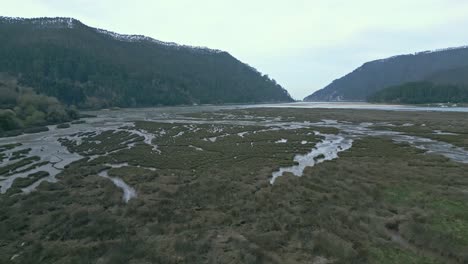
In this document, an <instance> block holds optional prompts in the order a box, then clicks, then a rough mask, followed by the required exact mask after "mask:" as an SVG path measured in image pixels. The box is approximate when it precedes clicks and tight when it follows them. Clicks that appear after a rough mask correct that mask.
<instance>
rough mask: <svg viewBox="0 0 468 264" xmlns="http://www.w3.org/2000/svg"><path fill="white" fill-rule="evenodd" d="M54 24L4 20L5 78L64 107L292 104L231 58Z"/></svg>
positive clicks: (0, 67)
mask: <svg viewBox="0 0 468 264" xmlns="http://www.w3.org/2000/svg"><path fill="white" fill-rule="evenodd" d="M37 21H42V22H44V23H37ZM57 21H58V20H57ZM45 22H47V23H45ZM54 23H55V22H54V19H52V18H42V19H31V20H23V21H22V22H21V23H13V22H11V20H5V19H3V20H2V19H1V18H0V72H10V73H11V74H14V75H15V76H17V77H18V79H19V81H20V83H21V84H23V85H26V86H30V87H33V88H34V89H35V90H36V91H37V92H38V93H41V94H46V95H49V96H53V97H56V98H57V99H59V100H60V101H61V102H64V103H66V104H70V105H71V104H73V105H76V106H78V107H83V108H105V107H111V106H120V107H135V106H157V105H178V104H216V103H249V102H280V101H281V102H289V101H292V99H291V97H290V96H289V94H288V93H287V91H286V90H284V89H283V88H282V87H281V86H280V85H279V84H277V83H276V82H275V81H274V80H272V79H270V78H269V77H268V76H266V75H262V74H260V73H259V72H258V71H256V70H255V69H254V68H252V67H250V66H248V65H246V64H244V63H242V62H240V61H238V60H237V59H235V58H234V57H232V56H231V55H230V54H228V53H226V52H220V51H214V50H209V49H200V48H190V47H185V46H174V45H173V46H170V45H165V44H161V43H158V42H155V41H151V40H137V41H128V40H125V39H119V38H116V37H115V36H113V35H110V34H108V33H102V32H100V31H97V30H96V29H94V28H90V27H88V26H86V25H84V24H82V23H80V22H79V21H77V20H72V22H71V24H67V25H61V24H60V22H57V24H54ZM39 25H40V26H39Z"/></svg>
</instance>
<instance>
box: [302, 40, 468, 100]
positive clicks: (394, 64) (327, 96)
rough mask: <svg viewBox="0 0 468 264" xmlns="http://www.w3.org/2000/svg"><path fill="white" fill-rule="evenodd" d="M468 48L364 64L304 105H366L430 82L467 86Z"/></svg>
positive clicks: (319, 92) (421, 53)
mask: <svg viewBox="0 0 468 264" xmlns="http://www.w3.org/2000/svg"><path fill="white" fill-rule="evenodd" d="M467 76H468V46H467V47H458V48H449V49H443V50H436V51H425V52H419V53H415V54H408V55H399V56H394V57H390V58H387V59H381V60H376V61H371V62H367V63H364V65H362V66H361V67H359V68H357V69H355V70H354V71H353V72H351V73H349V74H347V75H345V76H343V77H341V78H339V79H337V80H334V81H333V82H332V83H330V84H329V85H327V86H326V87H325V88H323V89H321V90H318V91H316V92H315V93H313V94H311V95H309V96H307V97H306V98H304V100H305V101H364V100H366V98H367V97H369V96H371V95H373V94H374V93H376V92H378V91H380V90H382V89H385V88H387V87H390V86H397V85H401V84H405V83H408V82H421V81H428V82H433V83H439V84H456V85H460V84H468V77H467Z"/></svg>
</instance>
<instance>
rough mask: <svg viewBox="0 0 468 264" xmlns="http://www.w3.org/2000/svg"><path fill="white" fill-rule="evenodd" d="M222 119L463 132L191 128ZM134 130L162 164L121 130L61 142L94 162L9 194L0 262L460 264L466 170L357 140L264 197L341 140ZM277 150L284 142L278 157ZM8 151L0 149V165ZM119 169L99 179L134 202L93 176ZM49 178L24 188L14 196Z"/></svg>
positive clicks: (407, 149) (437, 121) (443, 118)
mask: <svg viewBox="0 0 468 264" xmlns="http://www.w3.org/2000/svg"><path fill="white" fill-rule="evenodd" d="M223 115H224V116H225V115H233V116H236V117H237V118H241V117H246V116H247V117H249V118H251V119H255V120H257V119H262V117H275V118H277V117H280V118H281V119H282V120H289V121H297V122H303V121H310V122H315V121H319V120H321V119H337V120H341V121H349V122H353V123H360V122H376V123H377V122H384V121H386V122H390V123H392V124H394V125H396V126H397V127H398V128H400V127H401V129H408V131H409V129H410V128H411V127H410V126H403V124H405V123H407V122H411V123H413V124H414V125H413V126H412V127H420V128H421V129H428V131H430V129H440V130H443V131H447V130H448V131H453V132H460V131H467V130H465V129H466V128H467V127H468V121H467V120H466V118H465V116H464V114H461V113H426V112H421V113H419V112H418V113H414V114H413V115H411V116H409V115H408V114H407V113H402V112H385V111H358V110H352V111H349V110H330V109H328V110H326V109H324V110H312V109H242V110H236V111H228V112H217V113H202V114H194V115H191V116H198V117H203V118H205V119H206V120H213V121H216V120H219V119H220V118H221V117H222V116H223ZM285 122H287V121H285ZM422 124H424V126H422ZM135 125H136V127H137V128H138V129H144V130H146V131H149V132H151V133H153V134H154V135H157V136H156V138H155V139H154V140H153V142H152V143H154V144H157V146H158V149H159V150H160V151H161V153H158V152H157V151H154V150H152V147H151V146H149V145H147V144H144V142H143V137H140V136H135V135H131V134H130V133H128V132H125V131H117V132H115V131H106V132H103V133H101V134H98V133H87V134H81V135H82V138H81V139H82V142H81V144H75V143H74V142H73V141H71V140H67V139H62V140H61V142H62V143H63V144H65V145H66V146H67V147H68V149H69V150H71V151H74V152H78V153H80V154H81V155H83V156H85V157H92V156H94V155H96V154H101V155H102V156H100V157H98V158H96V159H93V160H90V159H82V160H79V161H77V162H75V163H72V164H70V166H69V167H68V168H67V169H65V170H64V171H63V172H62V173H61V174H59V175H58V176H57V177H58V179H59V181H58V182H57V183H49V182H43V183H42V184H41V185H40V186H39V188H38V190H37V191H35V192H32V193H31V194H28V195H18V194H17V192H16V191H15V190H14V189H13V190H12V191H9V192H7V193H6V194H4V195H0V223H1V224H0V233H1V234H2V236H0V245H1V246H0V262H1V263H9V262H11V263H38V262H40V263H95V262H99V263H288V264H289V263H291V264H296V263H333V264H340V263H389V264H390V263H414V264H442V263H466V262H467V261H468V255H467V252H468V240H467V237H468V224H467V223H468V214H467V212H468V207H467V204H468V196H467V195H466V193H467V190H468V178H467V177H466V171H467V170H468V165H467V164H462V163H456V162H452V161H450V160H449V159H447V158H445V157H442V156H438V155H434V154H428V153H424V151H423V150H420V149H417V148H414V147H411V146H409V145H407V144H396V143H394V142H392V141H391V140H390V139H388V138H385V137H372V138H370V137H362V138H358V139H356V140H355V142H354V144H353V147H352V148H351V149H349V150H347V151H344V152H341V153H340V158H339V159H336V160H332V161H327V162H324V163H321V164H320V165H317V166H315V167H310V168H307V169H306V170H305V172H304V175H303V176H302V177H296V176H293V175H284V176H283V177H279V178H278V179H277V180H276V182H275V184H274V185H270V183H269V177H270V176H271V173H272V172H273V171H275V170H277V169H278V168H279V167H280V166H291V165H293V164H294V162H293V157H294V155H295V154H303V153H306V152H308V151H310V149H312V148H313V147H314V146H315V144H316V143H317V142H318V141H319V140H321V138H320V137H319V136H316V135H315V134H314V133H313V131H321V132H322V133H338V132H339V131H338V130H337V129H329V128H314V127H311V128H299V129H290V130H268V131H265V128H266V127H263V126H247V125H222V124H178V123H174V124H169V123H156V122H147V121H138V122H136V124H135ZM381 126H382V127H383V126H384V125H383V124H381ZM388 128H392V127H391V126H388ZM379 129H381V127H379ZM395 129H396V128H395ZM412 131H413V133H423V132H422V131H419V130H417V129H416V128H413V130H412ZM182 132H183V133H182ZM244 132H246V133H244ZM238 133H243V134H242V136H239V135H238ZM428 133H429V132H428ZM213 137H216V140H209V138H213ZM453 137H464V136H460V135H456V136H453ZM207 139H208V140H207ZM280 139H287V140H288V143H287V144H276V143H275V142H276V141H278V140H280ZM304 140H306V141H307V142H308V143H307V144H302V141H304ZM123 142H125V144H122V143H123ZM128 144H133V147H132V148H127V147H126V146H127V145H128ZM12 147H14V146H13V145H5V146H0V152H4V151H7V150H8V149H11V148H12ZM116 150H119V151H116ZM17 155H21V153H18V154H17ZM125 162H127V163H128V165H126V166H124V167H122V168H112V169H110V170H109V171H108V173H109V176H111V177H120V178H121V179H123V180H124V181H125V182H126V183H127V184H128V185H130V186H132V187H133V188H135V190H136V191H137V197H136V198H134V199H131V200H130V201H129V203H124V202H123V201H122V191H121V190H120V189H119V188H117V187H116V186H114V185H113V184H112V182H111V181H109V180H108V179H106V178H103V177H99V176H98V173H99V172H101V171H102V170H104V169H108V166H107V165H106V164H122V163H125ZM45 176H47V175H46V174H44V173H37V174H34V175H30V176H29V177H27V178H25V179H21V180H19V181H18V180H17V181H18V182H16V181H15V182H14V187H15V188H16V189H18V188H19V187H23V186H27V185H28V184H29V183H31V182H32V181H33V180H37V179H40V178H41V177H45ZM13 256H15V257H14V258H13ZM12 258H13V260H11V259H12Z"/></svg>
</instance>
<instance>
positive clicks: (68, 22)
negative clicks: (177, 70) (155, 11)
mask: <svg viewBox="0 0 468 264" xmlns="http://www.w3.org/2000/svg"><path fill="white" fill-rule="evenodd" d="M0 21H6V22H8V23H11V24H32V25H36V26H39V27H40V28H74V27H75V25H76V24H77V23H81V22H80V21H78V20H76V19H74V18H68V17H55V18H50V17H40V18H22V17H5V16H0ZM86 27H88V28H89V29H91V30H94V31H96V32H97V33H101V34H105V35H108V36H110V37H112V38H113V39H115V40H118V41H125V42H151V43H155V44H159V45H162V46H166V47H172V48H176V49H183V48H187V49H191V50H194V51H200V52H207V53H222V52H223V51H222V50H217V49H210V48H207V47H198V46H190V45H179V44H177V43H174V42H164V41H160V40H156V39H153V38H151V37H147V36H143V35H126V34H119V33H115V32H112V31H108V30H105V29H100V28H94V27H89V26H86Z"/></svg>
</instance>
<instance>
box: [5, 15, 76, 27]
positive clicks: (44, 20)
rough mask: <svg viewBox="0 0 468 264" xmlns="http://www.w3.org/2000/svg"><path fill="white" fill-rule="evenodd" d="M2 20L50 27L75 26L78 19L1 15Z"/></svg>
mask: <svg viewBox="0 0 468 264" xmlns="http://www.w3.org/2000/svg"><path fill="white" fill-rule="evenodd" d="M0 20H3V21H7V22H8V23H12V24H32V25H36V26H39V27H44V28H46V27H49V28H74V27H75V24H76V22H77V21H78V20H76V19H73V18H69V17H54V18H48V17H41V18H22V17H5V16H0Z"/></svg>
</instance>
